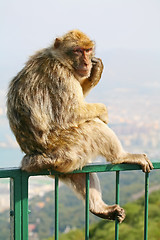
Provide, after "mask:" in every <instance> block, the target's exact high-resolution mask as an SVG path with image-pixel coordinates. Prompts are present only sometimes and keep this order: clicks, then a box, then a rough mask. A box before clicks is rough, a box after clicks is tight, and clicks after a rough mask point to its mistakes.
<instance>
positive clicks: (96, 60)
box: [91, 57, 99, 63]
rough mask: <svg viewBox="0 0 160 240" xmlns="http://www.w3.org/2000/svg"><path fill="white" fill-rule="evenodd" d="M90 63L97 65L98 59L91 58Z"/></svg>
mask: <svg viewBox="0 0 160 240" xmlns="http://www.w3.org/2000/svg"><path fill="white" fill-rule="evenodd" d="M91 61H92V63H97V62H98V61H99V59H98V58H96V57H93V58H92V59H91Z"/></svg>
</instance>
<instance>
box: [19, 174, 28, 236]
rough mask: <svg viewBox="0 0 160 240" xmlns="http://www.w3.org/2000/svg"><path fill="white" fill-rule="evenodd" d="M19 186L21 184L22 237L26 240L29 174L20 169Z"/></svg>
mask: <svg viewBox="0 0 160 240" xmlns="http://www.w3.org/2000/svg"><path fill="white" fill-rule="evenodd" d="M21 176H22V177H21V186H22V191H21V192H22V195H21V201H22V226H21V229H22V239H21V240H28V179H29V176H28V174H27V172H24V171H22V175H21Z"/></svg>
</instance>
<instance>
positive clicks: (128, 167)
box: [0, 162, 160, 178]
mask: <svg viewBox="0 0 160 240" xmlns="http://www.w3.org/2000/svg"><path fill="white" fill-rule="evenodd" d="M152 163H153V167H154V170H155V169H160V162H152ZM132 170H142V168H141V166H140V165H137V164H98V165H95V164H93V165H92V164H91V165H87V166H85V167H83V168H82V169H81V170H75V171H73V172H72V173H89V172H115V171H132ZM21 171H22V170H21V169H20V168H1V169H0V178H9V177H14V176H15V175H17V174H21ZM22 172H23V171H22ZM26 174H28V177H30V176H39V175H54V174H63V173H60V172H56V171H54V170H52V171H49V170H46V171H41V172H38V173H26ZM65 174H66V173H65Z"/></svg>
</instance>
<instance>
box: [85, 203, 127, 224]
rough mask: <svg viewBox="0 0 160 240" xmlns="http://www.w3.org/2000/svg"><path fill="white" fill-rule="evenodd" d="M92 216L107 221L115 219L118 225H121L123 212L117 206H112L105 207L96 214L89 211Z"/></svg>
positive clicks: (123, 217)
mask: <svg viewBox="0 0 160 240" xmlns="http://www.w3.org/2000/svg"><path fill="white" fill-rule="evenodd" d="M90 212H91V213H93V214H94V215H96V216H98V217H100V218H103V219H108V220H115V219H117V220H118V222H119V223H121V222H122V221H123V220H124V219H125V216H126V215H125V211H124V209H123V208H121V207H120V206H119V205H117V204H115V205H112V206H106V207H105V209H104V211H102V212H96V211H94V210H90Z"/></svg>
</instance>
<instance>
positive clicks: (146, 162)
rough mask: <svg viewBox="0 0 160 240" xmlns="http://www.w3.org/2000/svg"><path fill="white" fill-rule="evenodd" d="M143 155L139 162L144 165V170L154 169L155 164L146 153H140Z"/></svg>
mask: <svg viewBox="0 0 160 240" xmlns="http://www.w3.org/2000/svg"><path fill="white" fill-rule="evenodd" d="M139 155H140V156H141V157H140V159H139V164H140V165H141V166H142V170H143V172H150V170H152V169H153V164H152V163H151V161H150V160H149V158H148V157H147V155H146V154H139Z"/></svg>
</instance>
